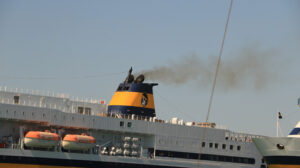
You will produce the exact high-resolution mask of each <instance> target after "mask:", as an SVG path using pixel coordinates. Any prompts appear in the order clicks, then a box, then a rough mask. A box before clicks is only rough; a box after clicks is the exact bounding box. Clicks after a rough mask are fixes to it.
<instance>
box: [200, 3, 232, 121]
mask: <svg viewBox="0 0 300 168" xmlns="http://www.w3.org/2000/svg"><path fill="white" fill-rule="evenodd" d="M232 3H233V0H231V1H230V6H229V10H228V15H227V20H226V25H225V31H224V34H223V39H222V44H221V48H220V52H219V58H218V63H217V67H216V72H215V77H214V81H213V87H212V90H211V95H210V98H209V104H208V111H207V115H206V120H205V122H207V121H208V119H209V114H210V110H211V105H212V101H213V97H214V92H215V88H216V83H217V77H218V73H219V69H220V65H221V61H222V59H221V58H222V55H223V48H224V43H225V39H226V35H227V29H228V24H229V20H230V14H231V9H232Z"/></svg>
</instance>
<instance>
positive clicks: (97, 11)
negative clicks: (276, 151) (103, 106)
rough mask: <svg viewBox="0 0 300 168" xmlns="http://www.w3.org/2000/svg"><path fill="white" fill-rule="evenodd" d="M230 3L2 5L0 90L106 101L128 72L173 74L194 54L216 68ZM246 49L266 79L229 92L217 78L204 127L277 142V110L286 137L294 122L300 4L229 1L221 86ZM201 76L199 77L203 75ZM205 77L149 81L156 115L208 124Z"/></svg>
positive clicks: (57, 0) (58, 0)
mask: <svg viewBox="0 0 300 168" xmlns="http://www.w3.org/2000/svg"><path fill="white" fill-rule="evenodd" d="M229 4H230V1H229V0H202V1H199V0H189V1H181V0H164V1H159V0H152V1H140V0H128V1H121V0H114V1H108V0H106V1H104V0H103V1H98V0H89V1H80V0H51V1H40V0H27V1H22V0H0V60H1V62H0V85H1V86H7V87H9V88H25V89H33V90H40V91H54V92H58V93H68V94H70V95H71V96H74V97H77V96H78V97H84V98H97V99H104V100H106V102H109V100H110V99H111V97H112V95H113V93H114V91H115V90H116V88H117V86H118V84H119V83H120V82H122V81H123V80H124V79H125V77H126V75H127V71H128V70H129V68H130V67H131V66H132V67H133V70H134V72H136V73H139V72H142V71H145V70H151V69H153V68H155V67H165V66H166V67H173V65H178V64H181V63H182V62H184V60H185V59H186V58H187V57H189V56H190V55H194V56H195V57H196V58H197V59H199V60H201V62H202V64H204V65H208V68H210V70H214V69H215V66H216V61H215V62H213V61H214V59H212V58H214V57H215V56H217V55H218V53H219V50H220V46H221V41H222V36H223V32H224V27H225V22H226V15H227V12H228V8H229ZM245 48H246V49H248V50H250V51H251V52H252V53H254V54H253V55H255V57H257V58H258V62H260V63H261V64H262V65H263V66H262V67H266V70H267V71H268V73H266V74H265V76H263V77H262V78H263V79H264V80H265V81H267V82H266V84H264V85H263V86H262V87H260V88H256V87H255V86H254V85H253V80H255V77H253V74H252V76H251V74H250V75H249V76H248V74H247V73H248V72H247V73H245V74H242V75H238V76H239V77H240V78H238V79H237V80H239V81H243V82H242V84H240V85H238V86H231V87H226V88H225V87H224V83H222V82H220V81H221V80H219V83H218V81H217V85H216V90H215V96H214V100H213V104H212V109H211V113H210V117H209V122H215V123H216V124H217V125H223V126H226V127H227V128H228V129H230V130H232V131H238V132H245V133H252V134H259V135H268V136H275V135H276V117H277V111H278V109H279V110H280V111H281V113H282V115H283V119H282V120H280V127H281V130H282V135H283V136H286V135H287V134H288V133H289V132H290V130H291V129H292V128H293V127H294V125H295V124H296V123H297V122H298V121H299V119H300V109H299V107H298V106H297V99H298V98H299V97H300V92H299V87H300V85H299V84H300V77H299V72H300V71H299V70H300V67H299V62H300V54H299V53H300V52H299V51H300V2H299V1H297V0H243V1H242V0H235V1H234V3H233V8H232V13H231V18H230V23H229V27H228V34H227V38H226V41H225V46H224V52H223V56H222V65H221V68H220V76H219V78H220V79H222V71H223V72H225V70H226V67H227V68H228V67H229V68H231V69H234V68H235V67H240V68H241V67H244V64H241V63H240V62H239V61H235V60H240V59H243V58H244V57H246V55H247V54H245V53H244V52H243V51H244V50H245ZM256 53H257V54H256ZM266 55H267V56H266ZM265 57H268V58H267V59H264V58H265ZM206 63H207V64H206ZM243 63H245V62H243ZM245 65H247V62H246V64H245ZM186 67H189V65H186ZM199 69H200V68H199ZM235 71H237V72H239V70H238V69H237V70H235ZM202 73H203V72H202V71H201V69H200V70H199V73H198V71H197V74H199V76H200V77H201V75H202ZM224 74H226V73H224ZM261 74H264V73H263V72H262V73H261ZM255 75H256V76H257V75H260V74H255ZM212 76H213V74H212ZM241 76H242V77H241ZM223 77H224V76H223ZM219 78H218V79H219ZM211 79H212V77H211V78H208V79H205V82H204V83H205V84H204V83H203V82H199V81H198V80H190V81H187V82H184V83H182V84H176V83H165V82H161V81H155V80H151V81H149V80H148V81H147V79H146V81H147V82H158V83H159V85H158V86H156V87H155V88H154V98H155V105H156V113H157V117H158V118H161V119H166V120H169V119H171V118H172V117H179V118H181V119H184V121H195V122H204V121H205V118H206V114H207V108H208V103H209V96H210V92H211V87H212V80H211Z"/></svg>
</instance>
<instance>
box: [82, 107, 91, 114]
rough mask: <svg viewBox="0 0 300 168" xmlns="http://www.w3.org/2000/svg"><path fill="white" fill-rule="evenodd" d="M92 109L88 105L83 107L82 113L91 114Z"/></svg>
mask: <svg viewBox="0 0 300 168" xmlns="http://www.w3.org/2000/svg"><path fill="white" fill-rule="evenodd" d="M91 111H92V109H91V108H89V107H86V108H84V114H87V115H91Z"/></svg>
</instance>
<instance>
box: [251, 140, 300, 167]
mask: <svg viewBox="0 0 300 168" xmlns="http://www.w3.org/2000/svg"><path fill="white" fill-rule="evenodd" d="M253 142H254V144H255V146H256V147H257V148H258V150H259V152H260V153H261V154H262V155H263V157H264V159H265V161H266V162H267V164H268V166H269V168H300V138H291V137H264V138H253Z"/></svg>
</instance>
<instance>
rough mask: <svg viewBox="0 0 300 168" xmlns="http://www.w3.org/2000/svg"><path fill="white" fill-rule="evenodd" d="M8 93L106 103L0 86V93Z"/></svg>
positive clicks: (98, 102) (51, 92)
mask: <svg viewBox="0 0 300 168" xmlns="http://www.w3.org/2000/svg"><path fill="white" fill-rule="evenodd" d="M1 91H2V92H10V93H23V94H29V95H36V96H47V97H54V98H63V99H70V100H71V101H76V102H82V103H91V104H105V103H106V101H104V100H101V99H95V98H79V97H70V95H69V94H67V93H55V92H53V91H39V90H32V89H22V88H21V89H19V88H8V87H7V86H0V92H1Z"/></svg>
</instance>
